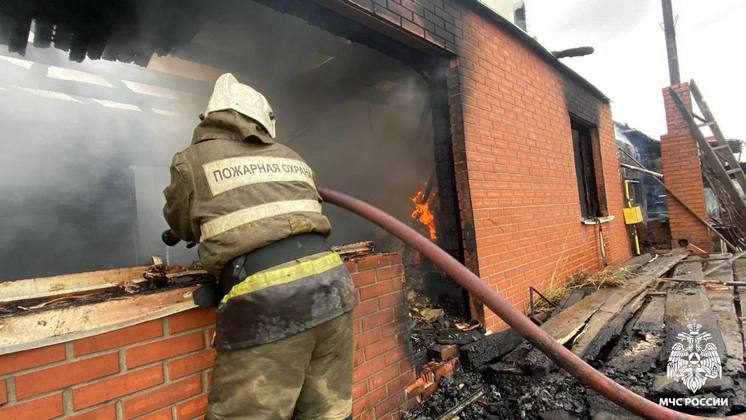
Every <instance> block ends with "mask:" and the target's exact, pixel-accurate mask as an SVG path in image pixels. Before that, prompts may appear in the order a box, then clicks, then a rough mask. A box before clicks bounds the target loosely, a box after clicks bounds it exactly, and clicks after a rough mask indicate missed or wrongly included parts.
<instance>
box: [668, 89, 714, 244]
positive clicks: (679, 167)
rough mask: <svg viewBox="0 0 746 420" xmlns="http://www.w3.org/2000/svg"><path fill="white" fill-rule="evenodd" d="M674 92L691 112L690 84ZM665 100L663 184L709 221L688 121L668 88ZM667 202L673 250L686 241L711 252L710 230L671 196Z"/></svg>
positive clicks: (699, 166) (695, 150)
mask: <svg viewBox="0 0 746 420" xmlns="http://www.w3.org/2000/svg"><path fill="white" fill-rule="evenodd" d="M674 89H675V90H676V93H678V95H679V97H680V98H681V100H682V101H683V102H684V104H686V106H687V107H689V108H690V109H691V103H692V97H691V94H690V93H689V84H688V83H682V84H680V85H677V86H674ZM663 100H664V104H665V107H666V124H667V126H668V133H667V134H665V135H663V136H661V161H662V163H663V176H664V180H665V182H666V185H668V187H669V188H670V189H671V191H673V192H674V193H676V195H677V196H679V197H680V198H681V199H682V200H683V201H684V202H685V203H687V205H688V206H689V207H691V208H692V209H693V210H694V211H696V212H697V214H699V215H700V216H701V217H705V218H706V217H707V212H706V211H705V195H704V183H703V181H702V163H701V162H700V160H699V147H698V146H697V141H696V140H695V139H694V137H692V135H691V134H690V133H689V127H688V126H687V124H686V121H685V120H684V118H683V117H682V116H681V113H680V112H679V110H678V108H676V104H674V102H673V99H671V96H670V95H669V94H668V88H665V89H663ZM666 201H667V203H668V217H669V225H670V227H671V244H672V246H674V247H675V246H677V245H678V241H679V240H680V239H686V240H687V241H689V242H691V243H693V244H694V245H696V246H698V247H700V248H702V249H704V250H706V251H711V250H712V239H711V238H710V234H709V232H708V231H707V228H706V227H705V226H704V225H703V224H702V223H701V222H699V221H698V220H697V219H696V218H695V217H694V216H692V215H691V213H689V211H687V210H686V209H685V208H684V207H683V206H682V205H681V204H679V202H678V201H677V200H675V199H674V198H673V197H671V195H668V196H667V197H666Z"/></svg>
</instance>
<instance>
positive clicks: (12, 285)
mask: <svg viewBox="0 0 746 420" xmlns="http://www.w3.org/2000/svg"><path fill="white" fill-rule="evenodd" d="M146 269H147V267H145V266H139V267H128V268H117V269H113V270H103V271H92V272H89V273H77V274H64V275H60V276H53V277H40V278H33V279H24V280H12V281H5V282H1V283H0V305H1V304H3V303H8V302H13V301H17V300H29V299H41V298H46V297H53V296H54V297H58V296H63V295H69V294H75V293H81V292H89V291H95V290H105V289H109V288H114V287H117V284H119V283H120V282H122V281H125V280H130V279H133V278H137V277H142V273H143V272H144V271H145V270H146Z"/></svg>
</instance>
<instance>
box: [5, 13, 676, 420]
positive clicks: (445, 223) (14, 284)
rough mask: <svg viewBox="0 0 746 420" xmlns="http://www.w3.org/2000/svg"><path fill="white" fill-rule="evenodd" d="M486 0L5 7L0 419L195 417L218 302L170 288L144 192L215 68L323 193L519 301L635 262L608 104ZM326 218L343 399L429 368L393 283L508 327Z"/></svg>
mask: <svg viewBox="0 0 746 420" xmlns="http://www.w3.org/2000/svg"><path fill="white" fill-rule="evenodd" d="M498 3H501V2H487V1H485V2H470V1H462V0H417V1H404V0H402V1H388V2H380V1H375V2H374V1H371V0H330V1H326V0H325V1H312V2H309V1H294V0H283V1H234V0H223V1H219V2H214V3H213V4H210V5H209V6H208V5H207V4H206V3H204V2H196V1H186V2H178V4H177V3H175V2H174V3H173V4H172V3H166V2H145V1H137V0H130V1H124V2H119V3H117V5H115V6H114V5H108V4H105V3H101V2H84V3H76V2H56V3H54V4H52V3H49V2H44V1H10V2H3V3H2V4H0V44H2V45H4V46H3V47H2V49H0V68H2V72H0V95H2V97H3V98H4V100H3V101H2V102H0V107H2V111H1V112H2V113H3V116H4V118H3V123H2V124H3V126H4V127H5V128H6V132H7V133H9V135H8V138H7V139H6V141H5V142H3V145H2V153H0V156H2V158H0V159H2V164H1V165H0V172H1V173H2V174H3V175H4V176H3V179H4V180H5V182H3V183H2V185H1V186H0V191H2V193H3V196H4V197H5V198H4V200H3V205H2V206H0V217H1V218H2V221H3V227H4V229H3V230H4V232H3V234H2V236H0V238H1V239H2V245H3V253H2V254H1V255H0V267H1V268H2V270H0V279H2V280H3V281H2V282H0V301H2V302H3V307H2V309H0V310H1V311H2V312H0V405H1V407H0V417H10V418H13V417H14V416H20V415H21V413H28V412H32V413H35V414H36V417H37V418H43V417H54V416H62V415H66V416H72V415H74V414H88V415H94V414H95V415H98V416H101V417H103V418H113V417H118V418H129V417H135V416H140V415H145V414H149V415H163V416H165V417H169V418H170V417H171V416H175V417H179V418H182V417H190V418H191V417H195V416H198V415H200V414H201V413H202V412H204V409H205V404H206V392H207V388H208V386H209V381H210V367H211V362H212V358H213V357H214V352H213V350H212V349H210V346H209V343H210V335H211V333H212V324H213V323H214V313H213V312H211V311H208V310H202V309H194V306H193V304H192V303H191V298H190V295H189V293H190V292H191V290H193V288H194V282H195V281H198V280H199V278H198V277H199V276H197V275H193V276H189V275H184V276H183V277H187V278H188V280H184V281H183V282H182V281H181V280H178V279H179V278H181V277H180V275H179V272H181V273H182V274H183V273H184V272H186V273H190V270H191V269H192V268H191V267H189V264H190V263H191V262H192V261H193V260H194V259H195V254H194V253H193V251H190V250H186V249H181V248H180V249H172V250H170V251H169V250H167V249H165V247H164V246H163V245H162V244H161V243H160V232H161V231H162V230H163V229H164V228H165V227H166V226H165V222H164V221H163V220H162V218H161V211H160V209H161V207H162V204H163V201H162V200H163V198H162V193H161V190H162V188H163V187H164V186H165V185H166V183H167V177H168V164H169V159H170V157H171V156H172V155H173V153H174V152H175V151H177V150H180V149H182V148H184V147H186V146H187V145H188V143H189V140H190V138H191V131H192V129H193V127H194V126H195V125H196V123H197V121H198V120H197V116H198V115H199V113H200V112H202V111H203V108H204V106H205V102H206V100H207V97H208V95H209V93H210V87H211V84H212V82H213V81H214V80H215V78H216V77H217V76H218V75H219V74H221V73H223V72H226V71H230V72H232V73H234V74H236V76H237V77H238V78H239V79H240V80H242V81H246V82H247V83H248V84H251V85H253V86H255V87H256V88H257V89H258V90H260V91H262V92H263V93H265V94H266V96H267V97H268V98H269V100H270V101H271V102H272V105H273V108H274V110H275V112H276V114H277V120H278V131H279V133H278V139H279V141H280V142H283V143H285V144H288V145H290V146H291V147H293V148H294V149H296V150H297V151H298V152H299V153H300V154H301V155H303V156H304V158H305V159H306V160H307V161H308V162H309V164H310V165H311V167H313V168H314V169H315V171H316V176H317V181H318V184H319V185H325V186H329V187H332V188H334V189H338V190H341V191H344V192H347V193H350V194H353V195H356V196H358V197H360V198H363V199H365V200H367V201H370V202H372V203H374V204H376V205H378V206H380V207H381V208H383V209H384V210H386V211H388V212H390V213H391V214H393V215H394V216H396V217H398V218H400V219H406V220H410V223H411V224H412V226H416V227H417V228H418V229H420V230H421V231H422V233H424V234H425V235H427V236H429V237H430V238H431V240H433V241H435V242H436V243H437V244H438V245H439V246H440V247H441V248H443V249H445V250H447V251H448V252H449V253H450V254H451V255H453V256H455V257H457V258H458V259H460V260H461V261H462V262H463V263H464V264H465V265H466V266H467V267H468V268H469V269H470V270H472V271H473V272H474V273H477V274H478V275H479V276H480V277H481V278H482V280H483V281H484V282H485V283H487V284H489V285H490V287H492V288H494V290H496V291H497V292H499V293H500V294H501V295H502V296H503V297H505V298H506V299H508V300H509V301H510V302H511V303H512V304H513V305H515V306H516V307H518V308H520V309H521V310H527V309H528V306H529V299H530V291H529V290H530V288H535V289H537V290H539V291H543V290H547V289H549V288H551V287H554V286H556V285H558V284H561V283H562V282H563V281H564V280H565V279H566V278H567V277H569V276H572V275H574V274H576V273H580V272H594V271H597V270H599V269H601V268H602V267H604V266H605V265H614V264H618V263H621V262H622V261H624V260H626V259H627V258H629V257H630V255H631V244H630V240H629V237H628V235H627V231H626V229H625V225H624V221H623V217H622V209H623V207H624V206H625V203H624V199H623V195H622V193H621V190H620V185H622V179H621V176H620V172H619V165H618V163H619V161H618V157H617V149H616V145H615V135H614V124H613V120H612V117H611V111H610V107H609V100H608V98H606V97H605V96H604V95H603V93H601V92H600V91H599V90H598V89H596V88H595V87H594V86H593V85H591V84H590V83H589V82H588V81H586V80H585V79H583V78H582V77H581V76H580V75H578V74H576V73H575V72H574V71H572V70H571V69H570V68H568V67H567V66H565V65H564V64H562V63H561V62H560V61H559V60H558V59H557V58H556V57H554V56H553V55H552V54H551V53H550V52H548V51H547V50H546V49H545V48H544V47H542V46H541V45H540V44H539V43H538V42H537V41H536V40H535V39H533V38H532V37H531V36H530V35H528V34H527V33H526V32H525V31H524V30H523V29H521V28H520V27H518V26H516V24H515V23H514V22H516V17H517V18H518V20H519V21H520V19H521V17H522V13H521V10H522V9H521V7H513V6H514V5H513V3H514V2H508V3H510V7H507V8H504V10H510V11H511V12H510V13H507V12H503V14H502V15H501V14H499V13H498V12H496V11H501V10H503V9H502V8H498V7H495V4H498ZM520 3H522V2H520ZM516 23H520V22H516ZM5 46H7V48H6V47H5ZM664 166H665V160H664ZM324 211H325V212H326V213H327V214H328V215H329V216H330V218H331V220H332V224H333V226H334V233H333V235H332V237H331V242H333V243H337V244H343V243H352V242H359V241H368V240H370V241H373V242H374V243H375V244H376V249H377V251H378V253H373V254H367V255H363V256H360V255H357V256H354V255H353V256H352V257H351V258H350V259H349V260H348V261H347V264H348V268H350V271H351V272H352V273H353V279H354V281H355V283H356V286H357V288H358V293H359V300H360V304H359V305H358V307H357V308H356V311H355V316H356V324H355V334H356V353H355V366H356V368H355V377H354V381H355V385H354V401H355V403H354V413H355V416H356V418H387V416H389V415H391V414H392V413H398V412H400V411H401V410H403V409H404V408H406V407H407V406H408V404H409V403H410V402H411V401H414V400H416V399H417V398H418V397H421V394H422V393H423V392H427V389H428V386H429V384H430V383H431V382H432V381H431V382H428V381H424V382H423V381H419V384H420V386H415V387H414V388H412V385H414V384H417V383H418V378H417V376H418V374H420V373H421V369H420V367H421V366H420V362H419V361H418V360H419V359H417V358H415V357H414V355H413V351H412V348H411V345H410V342H409V336H408V333H407V330H408V328H409V326H410V322H409V308H408V304H407V299H406V296H405V294H406V293H405V290H406V289H407V287H408V283H409V281H410V279H409V278H408V277H409V276H410V274H409V273H423V274H422V277H423V278H424V280H423V281H422V282H421V283H419V285H420V286H421V287H422V288H424V289H433V288H438V287H440V288H442V291H441V292H438V293H435V294H434V295H433V296H431V297H430V298H432V300H434V301H436V303H442V302H446V301H448V302H452V303H453V304H452V307H453V308H454V309H452V312H453V315H454V316H456V317H459V319H461V320H463V321H464V322H467V323H469V324H470V325H478V326H479V328H482V329H483V330H484V331H487V332H497V331H500V330H502V329H504V328H505V327H506V325H505V323H504V322H503V321H502V320H501V319H500V318H499V317H497V316H496V315H495V314H494V313H492V312H491V311H490V310H489V309H487V308H485V307H484V306H483V305H482V304H481V303H480V302H479V301H478V300H476V299H473V298H472V297H471V296H469V295H468V294H467V293H466V292H465V291H464V290H462V289H460V288H459V286H457V285H456V284H455V283H453V282H452V281H451V280H449V279H448V278H447V277H445V276H444V275H442V274H439V273H438V272H437V270H435V269H434V268H433V267H431V266H429V265H428V263H427V262H426V261H422V260H421V259H419V258H417V257H416V256H412V255H411V254H408V251H407V250H406V249H404V248H403V247H402V246H401V244H400V243H399V242H398V241H396V240H394V239H393V238H391V237H390V236H389V235H387V234H386V233H385V232H384V231H382V230H380V229H378V228H376V227H374V226H372V225H371V224H368V223H367V222H365V221H363V220H361V219H359V218H356V217H355V216H353V215H350V214H347V213H345V212H343V211H342V210H340V209H336V208H333V207H331V206H326V207H325V209H324ZM153 255H161V256H162V257H163V260H162V262H163V264H161V266H160V267H161V270H160V271H158V270H156V272H150V273H146V274H147V275H146V276H145V277H143V272H144V271H145V270H146V266H147V265H150V264H151V256H153ZM402 256H403V258H402ZM163 265H166V266H170V267H173V266H176V265H179V266H181V267H186V268H183V269H182V271H179V270H177V269H173V268H172V269H169V268H165V269H164V268H163ZM164 270H165V271H164ZM192 271H193V270H192ZM17 279H25V280H17ZM190 282H191V283H190ZM156 283H157V284H156ZM405 286H406V287H405ZM133 292H134V293H133ZM445 359H446V360H444V362H445V363H444V364H440V365H438V366H437V367H435V368H434V369H432V371H431V373H432V375H433V376H432V378H431V379H432V380H433V381H434V380H435V379H434V378H435V377H439V375H442V374H445V373H447V371H448V369H449V366H451V368H452V362H449V360H451V361H452V358H449V357H446V358H445ZM448 363H451V364H450V365H449V364H448ZM363 416H364V417H363Z"/></svg>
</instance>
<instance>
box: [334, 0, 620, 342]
mask: <svg viewBox="0 0 746 420" xmlns="http://www.w3.org/2000/svg"><path fill="white" fill-rule="evenodd" d="M344 1H346V2H348V3H352V4H354V5H356V6H358V7H360V8H362V9H364V10H366V11H368V12H369V13H371V14H372V15H374V16H376V17H377V18H380V19H383V20H385V21H387V22H388V23H391V24H393V25H395V26H398V27H400V28H401V29H402V30H405V31H408V32H410V33H412V34H415V35H418V36H420V37H424V38H425V39H426V40H429V41H430V42H431V43H433V44H435V45H439V46H441V47H444V48H445V49H447V50H449V51H452V52H454V53H455V54H456V56H453V57H452V59H451V68H450V72H449V75H448V89H449V107H450V115H451V135H452V142H453V151H454V167H455V178H456V183H457V190H458V202H459V207H460V212H461V230H462V237H463V241H464V244H463V246H464V257H465V263H466V265H467V266H468V267H469V268H470V269H471V270H472V271H474V272H475V273H477V274H479V275H480V276H481V277H482V278H483V279H484V280H485V281H487V282H488V283H489V284H490V285H492V286H493V287H494V288H495V289H496V290H497V291H499V292H500V293H501V294H502V296H504V297H506V298H507V299H508V300H509V301H510V302H511V303H513V304H514V305H516V306H517V307H519V308H521V309H525V308H526V306H527V303H528V287H529V286H533V287H537V288H539V289H545V288H546V287H548V286H549V285H550V284H552V283H556V282H558V281H562V280H564V279H565V278H566V277H567V276H569V275H572V274H574V273H577V272H579V271H596V270H598V269H600V268H601V267H602V263H601V256H600V251H599V242H598V234H597V229H598V228H597V227H596V226H586V225H582V224H581V223H580V205H579V202H578V191H577V183H576V178H575V168H574V155H573V150H572V139H571V133H570V114H572V115H573V116H574V117H575V118H577V119H578V120H579V121H581V122H583V123H586V124H589V125H592V126H595V127H596V131H597V132H596V133H595V134H596V135H595V136H594V141H595V142H596V144H595V149H596V151H597V152H598V153H597V156H596V157H595V158H596V159H595V162H596V169H597V173H596V178H597V183H598V185H599V191H600V192H601V197H600V201H602V205H603V206H604V207H605V213H606V214H609V215H613V216H615V217H616V220H614V221H612V222H611V223H607V224H604V225H603V226H602V228H603V231H604V235H605V240H606V253H607V256H608V260H609V262H610V263H612V264H615V263H619V262H622V261H624V260H625V259H627V258H629V257H630V256H631V247H630V243H629V239H628V236H627V232H626V229H625V227H624V223H623V221H622V208H623V197H622V189H621V188H622V187H621V185H622V184H621V177H620V173H619V163H618V157H617V151H616V144H615V139H614V128H613V121H612V117H611V109H610V106H609V103H608V101H606V100H603V99H600V98H599V97H598V96H597V95H595V94H593V93H592V92H590V90H589V89H588V88H587V87H586V86H584V85H583V84H581V83H579V82H577V81H574V79H573V78H571V77H570V76H568V75H567V74H565V73H561V72H560V71H559V70H557V69H556V67H554V66H553V65H551V64H550V63H548V62H547V61H546V59H545V58H542V57H540V55H539V54H538V53H536V52H535V51H533V50H532V49H531V48H529V47H528V46H527V44H526V42H525V41H521V40H519V39H518V38H516V36H515V35H514V34H511V33H510V31H509V30H508V29H506V26H504V25H505V24H504V23H499V22H498V21H497V20H496V18H495V17H494V16H493V15H492V14H491V13H489V12H486V11H485V10H484V9H483V8H482V7H480V6H477V5H474V4H472V3H471V2H464V1H455V0H388V1H379V0H344ZM472 312H473V315H475V316H479V315H480V314H479V309H478V305H472ZM484 317H485V324H486V326H487V327H488V328H489V329H491V330H499V329H502V328H503V327H505V324H504V323H503V322H502V321H501V320H499V319H498V318H497V317H495V316H494V314H492V313H491V312H490V311H486V312H485V313H484Z"/></svg>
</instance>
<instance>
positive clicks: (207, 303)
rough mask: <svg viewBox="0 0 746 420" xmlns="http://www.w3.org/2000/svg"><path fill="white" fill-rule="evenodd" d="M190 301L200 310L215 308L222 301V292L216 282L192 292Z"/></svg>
mask: <svg viewBox="0 0 746 420" xmlns="http://www.w3.org/2000/svg"><path fill="white" fill-rule="evenodd" d="M192 300H194V304H195V305H197V306H199V307H201V308H215V307H217V306H218V305H219V304H220V301H221V300H223V290H222V289H221V288H220V286H218V283H217V282H211V283H208V284H203V285H201V286H200V287H198V288H197V290H195V291H194V292H192Z"/></svg>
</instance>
